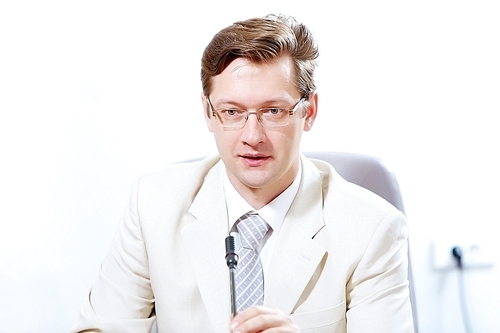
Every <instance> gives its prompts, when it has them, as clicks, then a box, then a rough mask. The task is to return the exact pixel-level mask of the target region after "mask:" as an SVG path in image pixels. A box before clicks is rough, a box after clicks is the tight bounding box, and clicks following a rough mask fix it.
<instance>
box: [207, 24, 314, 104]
mask: <svg viewBox="0 0 500 333" xmlns="http://www.w3.org/2000/svg"><path fill="white" fill-rule="evenodd" d="M286 55H287V56H290V58H291V59H292V63H293V68H294V70H295V74H296V77H295V79H296V82H295V84H296V85H297V89H298V90H299V93H300V95H301V96H304V97H306V99H308V98H309V97H310V95H311V93H312V92H314V91H315V90H316V85H315V83H314V70H315V69H316V66H317V58H318V56H319V52H318V47H317V45H316V42H315V40H314V38H313V35H312V33H311V32H310V31H309V29H308V28H307V27H306V26H305V25H303V24H301V23H298V22H297V21H295V19H293V18H292V17H287V16H282V15H279V16H275V15H268V16H266V17H263V18H253V19H249V20H246V21H241V22H236V23H234V24H232V25H230V26H229V27H227V28H225V29H222V30H221V31H220V32H219V33H217V34H216V35H215V36H214V37H213V39H212V41H211V42H210V43H209V44H208V45H207V47H206V48H205V52H204V53H203V57H202V61H201V82H202V88H203V93H204V94H205V96H210V93H211V92H212V88H213V87H212V78H213V77H214V76H216V75H219V74H220V73H222V71H223V70H224V69H225V68H226V67H227V66H228V65H229V64H230V63H231V62H232V61H233V60H234V59H236V58H239V57H243V58H246V59H248V60H250V61H251V62H254V63H266V62H271V61H273V60H274V59H276V58H279V57H281V56H286Z"/></svg>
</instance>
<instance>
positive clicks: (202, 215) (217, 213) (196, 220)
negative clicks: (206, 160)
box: [181, 164, 230, 332]
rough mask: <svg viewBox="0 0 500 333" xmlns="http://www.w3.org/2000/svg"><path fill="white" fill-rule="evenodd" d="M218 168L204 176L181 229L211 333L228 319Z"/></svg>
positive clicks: (224, 218) (224, 217) (223, 207)
mask: <svg viewBox="0 0 500 333" xmlns="http://www.w3.org/2000/svg"><path fill="white" fill-rule="evenodd" d="M222 167H223V166H222V164H219V165H217V166H216V167H214V168H213V169H212V170H211V171H210V172H209V174H208V175H207V177H206V179H205V182H204V184H203V186H202V187H201V189H200V191H199V192H198V195H197V196H196V198H195V199H194V201H193V204H192V205H191V207H190V209H189V212H190V213H191V214H192V215H191V216H187V217H186V219H188V220H190V221H188V223H187V224H186V226H185V227H184V228H183V229H182V230H181V236H182V241H183V243H184V248H186V249H187V250H188V257H189V259H188V260H190V261H191V262H192V263H193V269H194V272H195V275H196V279H197V280H198V286H199V289H200V294H201V297H202V299H203V303H204V304H205V307H206V309H207V312H208V315H209V317H210V319H211V321H212V323H213V327H214V330H215V332H223V331H226V330H227V328H228V326H229V320H230V292H229V271H228V267H227V266H226V261H225V259H224V257H225V254H226V252H225V245H224V239H225V238H226V236H227V235H228V224H227V213H226V202H225V198H224V191H223V181H222ZM223 309H227V311H224V310H223ZM193 320H196V319H193Z"/></svg>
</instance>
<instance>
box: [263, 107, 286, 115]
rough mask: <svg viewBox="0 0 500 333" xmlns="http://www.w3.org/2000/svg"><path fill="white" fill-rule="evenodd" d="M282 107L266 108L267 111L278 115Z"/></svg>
mask: <svg viewBox="0 0 500 333" xmlns="http://www.w3.org/2000/svg"><path fill="white" fill-rule="evenodd" d="M281 111H282V110H281V109H279V108H268V109H266V113H269V114H273V115H278V114H280V113H281Z"/></svg>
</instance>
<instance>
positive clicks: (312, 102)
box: [304, 92, 318, 132]
mask: <svg viewBox="0 0 500 333" xmlns="http://www.w3.org/2000/svg"><path fill="white" fill-rule="evenodd" d="M317 114H318V93H317V92H313V93H312V94H311V96H310V97H309V100H308V106H307V109H306V116H305V119H304V131H306V132H307V131H309V130H310V129H311V128H312V126H313V124H314V120H316V116H317Z"/></svg>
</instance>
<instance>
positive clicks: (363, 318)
mask: <svg viewBox="0 0 500 333" xmlns="http://www.w3.org/2000/svg"><path fill="white" fill-rule="evenodd" d="M407 238H408V227H407V222H406V218H405V217H404V215H403V214H402V213H401V212H399V211H394V212H392V213H390V214H388V215H387V216H386V217H385V219H384V220H383V221H382V222H381V223H380V225H379V226H378V228H377V229H376V230H375V232H374V233H373V235H372V237H371V240H370V242H369V243H368V246H367V248H366V249H365V251H364V255H363V257H362V258H361V261H360V262H359V264H358V265H357V267H356V269H355V271H354V273H353V275H352V277H351V279H350V280H349V281H348V284H347V303H348V306H347V313H346V317H347V326H348V332H350V333H358V332H381V333H382V332H384V333H390V332H397V333H412V332H413V331H414V329H413V320H412V312H411V304H410V298H409V289H408V242H407Z"/></svg>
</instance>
